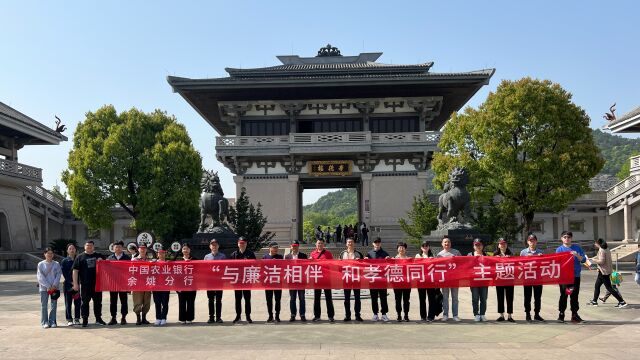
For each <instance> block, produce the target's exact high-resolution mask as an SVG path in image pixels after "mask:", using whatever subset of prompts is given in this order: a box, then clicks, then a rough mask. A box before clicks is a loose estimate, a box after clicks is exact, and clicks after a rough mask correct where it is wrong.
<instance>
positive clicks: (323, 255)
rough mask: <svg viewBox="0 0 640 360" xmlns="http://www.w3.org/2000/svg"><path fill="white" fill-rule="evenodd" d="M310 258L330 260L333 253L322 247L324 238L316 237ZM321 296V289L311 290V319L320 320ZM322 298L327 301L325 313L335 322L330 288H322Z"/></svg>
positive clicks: (330, 320)
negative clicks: (314, 247)
mask: <svg viewBox="0 0 640 360" xmlns="http://www.w3.org/2000/svg"><path fill="white" fill-rule="evenodd" d="M309 258H310V259H311V260H332V259H333V255H332V254H331V252H330V251H329V250H327V249H325V248H324V240H323V239H318V240H317V241H316V249H315V250H313V251H312V252H311V254H310V255H309ZM321 296H322V289H314V290H313V321H320V297H321ZM324 298H325V301H326V303H327V315H328V316H329V322H332V323H333V322H335V320H334V319H333V317H334V315H335V312H334V310H333V298H332V297H331V289H324Z"/></svg>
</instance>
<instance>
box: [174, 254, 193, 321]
mask: <svg viewBox="0 0 640 360" xmlns="http://www.w3.org/2000/svg"><path fill="white" fill-rule="evenodd" d="M182 260H183V261H194V260H196V259H195V258H194V257H193V255H191V245H189V243H183V244H182ZM197 294H198V292H197V291H195V290H182V291H178V321H180V322H181V323H182V324H183V325H186V324H192V323H193V320H194V319H195V317H196V295H197Z"/></svg>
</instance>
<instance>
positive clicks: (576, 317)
mask: <svg viewBox="0 0 640 360" xmlns="http://www.w3.org/2000/svg"><path fill="white" fill-rule="evenodd" d="M583 321H584V320H582V318H581V317H580V315H578V314H573V315H571V322H572V323H575V324H579V323H581V322H583Z"/></svg>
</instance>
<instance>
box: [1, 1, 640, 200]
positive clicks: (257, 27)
mask: <svg viewBox="0 0 640 360" xmlns="http://www.w3.org/2000/svg"><path fill="white" fill-rule="evenodd" d="M638 4H639V3H638V2H636V1H608V2H604V1H557V0H556V1H542V0H539V1H530V2H523V1H473V2H472V1H399V0H397V1H392V2H384V3H382V2H373V1H344V0H343V1H327V0H323V1H314V2H310V1H237V0H236V1H227V2H214V1H180V2H177V1H153V2H152V1H109V2H102V3H97V2H92V1H77V2H76V1H64V2H43V1H40V2H35V1H24V0H20V1H12V0H9V1H7V0H4V1H2V2H0V18H1V19H2V22H1V23H0V75H1V76H0V101H2V102H4V103H6V104H8V105H9V106H12V107H14V108H15V109H17V110H19V111H21V112H23V113H25V114H27V115H29V116H31V117H33V118H34V119H36V120H38V121H40V122H42V123H44V124H46V125H51V126H53V124H54V120H55V119H54V115H58V116H59V117H60V118H61V119H63V121H64V123H66V124H67V126H68V127H69V130H67V133H66V134H67V136H68V137H69V138H70V140H71V137H72V134H73V131H74V130H75V127H76V125H77V123H78V122H80V121H82V120H83V119H84V114H85V113H86V112H87V111H91V110H95V109H97V108H99V107H100V106H102V105H104V104H113V105H114V106H115V107H116V108H117V109H118V110H119V111H124V110H126V109H129V108H131V107H137V108H139V109H142V110H144V111H152V110H153V109H156V108H159V109H163V110H165V111H167V112H168V113H170V114H173V115H175V116H176V117H177V118H178V121H180V122H181V123H183V124H185V126H186V127H187V130H188V131H189V134H190V136H191V138H192V140H193V142H194V146H195V147H196V149H197V150H198V151H200V153H201V154H202V157H203V159H204V166H205V167H207V168H210V169H211V168H212V169H216V170H219V171H220V174H221V175H222V181H223V187H224V188H225V190H226V191H227V193H229V194H232V193H233V188H234V184H233V180H232V177H231V176H232V175H231V173H230V172H229V171H228V170H226V169H225V168H224V167H223V166H222V165H221V164H220V163H218V162H217V161H216V159H215V153H214V141H215V136H216V135H217V134H216V133H215V131H214V130H213V129H212V128H211V127H210V126H209V125H208V124H207V123H206V122H205V121H204V120H203V119H202V118H201V117H200V116H199V115H198V114H197V113H196V112H195V111H194V110H193V109H192V108H191V107H190V106H189V105H188V104H187V103H186V102H185V101H184V100H183V99H182V98H181V97H180V96H179V95H177V94H174V93H172V91H171V88H170V86H169V85H168V84H167V82H166V76H167V75H176V76H184V77H194V78H201V77H220V76H225V75H226V73H225V72H224V68H225V67H261V66H271V65H277V64H278V61H277V59H276V58H275V56H276V55H288V54H297V55H301V56H313V55H315V53H316V51H317V50H318V48H320V47H321V46H324V45H326V44H327V43H331V44H332V45H334V46H337V47H338V48H340V50H341V51H342V53H343V54H344V55H351V54H358V53H360V52H373V51H382V52H384V55H383V56H382V57H381V58H380V60H379V61H381V62H385V63H395V64H401V63H406V64H408V63H420V62H426V61H434V62H435V65H434V67H433V68H432V71H435V72H446V71H469V70H476V69H482V68H496V69H497V71H496V74H495V75H494V77H493V78H492V80H491V84H490V85H489V86H487V87H485V89H483V90H482V91H480V92H479V93H478V94H476V96H475V97H474V98H473V99H472V100H471V101H470V102H469V103H468V105H470V106H477V105H479V104H480V103H481V102H482V101H483V100H484V99H485V98H486V96H487V94H488V92H489V91H491V90H494V89H495V88H496V86H497V85H498V84H499V82H500V81H501V80H503V79H519V78H521V77H524V76H530V77H534V78H541V79H550V80H552V81H554V82H557V83H560V84H561V85H562V86H563V87H564V88H565V89H567V90H568V91H570V92H571V93H573V95H574V101H575V102H576V103H577V104H578V105H580V106H581V107H583V108H584V109H585V110H586V111H587V113H588V114H589V115H590V116H591V119H592V123H591V126H592V127H594V128H599V127H601V126H602V125H603V124H604V120H603V119H602V115H603V113H604V112H605V111H607V110H608V108H609V106H610V105H611V104H612V103H613V102H617V104H618V106H617V108H618V114H619V115H620V114H622V113H625V112H627V111H629V110H631V109H633V108H634V107H636V106H639V105H640V96H639V95H640V90H639V89H640V87H639V86H638V84H640V71H639V62H638V60H639V59H640V49H639V47H638V43H639V42H640V27H638V26H637V24H636V23H637V16H638V13H639V10H640V5H638ZM70 148H71V141H68V142H66V143H64V144H62V145H60V146H46V147H45V146H30V147H27V148H25V149H23V150H21V151H20V153H19V156H20V162H22V163H25V164H28V165H33V166H37V167H41V168H43V170H44V183H43V185H44V186H45V187H47V188H51V187H52V186H53V185H55V184H56V183H59V184H60V185H63V184H62V182H61V181H60V173H61V172H62V170H64V169H65V168H66V158H67V154H68V152H69V150H70ZM319 194H320V193H319V192H313V193H307V192H305V203H309V202H312V201H313V200H314V199H315V198H316V197H317V196H319Z"/></svg>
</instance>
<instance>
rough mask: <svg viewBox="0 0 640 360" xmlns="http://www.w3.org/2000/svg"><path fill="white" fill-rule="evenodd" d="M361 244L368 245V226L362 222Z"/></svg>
mask: <svg viewBox="0 0 640 360" xmlns="http://www.w3.org/2000/svg"><path fill="white" fill-rule="evenodd" d="M360 232H362V245H364V246H369V228H367V224H365V223H362V230H360Z"/></svg>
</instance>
